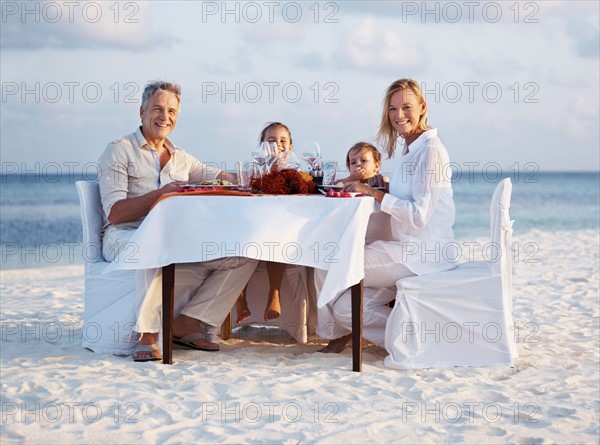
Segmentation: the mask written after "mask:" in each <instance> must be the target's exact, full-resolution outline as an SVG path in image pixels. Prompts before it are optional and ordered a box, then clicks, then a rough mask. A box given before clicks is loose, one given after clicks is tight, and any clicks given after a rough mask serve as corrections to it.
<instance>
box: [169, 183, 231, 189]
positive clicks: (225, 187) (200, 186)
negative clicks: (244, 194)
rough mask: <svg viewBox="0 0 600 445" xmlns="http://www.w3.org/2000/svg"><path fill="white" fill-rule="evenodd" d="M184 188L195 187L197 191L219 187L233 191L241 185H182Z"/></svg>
mask: <svg viewBox="0 0 600 445" xmlns="http://www.w3.org/2000/svg"><path fill="white" fill-rule="evenodd" d="M181 187H182V188H190V187H194V188H197V189H205V188H215V187H219V188H224V189H231V188H236V189H237V188H239V187H240V186H239V185H234V184H229V185H217V184H186V185H182V186H181Z"/></svg>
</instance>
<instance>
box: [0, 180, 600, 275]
mask: <svg viewBox="0 0 600 445" xmlns="http://www.w3.org/2000/svg"><path fill="white" fill-rule="evenodd" d="M511 173H512V175H511V176H510V177H511V180H512V182H513V194H512V200H511V209H510V215H511V219H514V220H515V223H514V226H513V229H514V234H515V236H518V235H519V234H524V233H527V232H528V231H530V230H532V229H538V230H541V231H550V232H552V231H559V230H580V229H599V228H600V172H589V173H588V172H585V173H575V172H536V173H535V174H528V175H523V174H515V172H511ZM94 179H95V177H94V176H93V175H78V174H68V175H67V174H65V175H43V174H29V175H0V254H1V263H0V266H1V267H2V269H19V268H29V267H43V266H53V265H59V264H82V263H83V259H82V255H81V250H82V249H81V243H82V231H81V218H80V210H79V199H78V196H77V190H76V188H75V182H76V181H80V180H88V181H89V180H94ZM500 179H502V178H490V177H489V176H488V175H486V174H484V173H483V172H470V174H462V175H460V176H458V175H456V176H455V179H454V182H453V190H454V201H455V204H456V222H455V224H454V232H455V237H456V239H457V241H468V240H471V239H480V238H482V237H484V238H485V237H489V204H490V200H491V197H492V194H493V192H494V188H495V187H496V184H497V183H498V181H499V180H500Z"/></svg>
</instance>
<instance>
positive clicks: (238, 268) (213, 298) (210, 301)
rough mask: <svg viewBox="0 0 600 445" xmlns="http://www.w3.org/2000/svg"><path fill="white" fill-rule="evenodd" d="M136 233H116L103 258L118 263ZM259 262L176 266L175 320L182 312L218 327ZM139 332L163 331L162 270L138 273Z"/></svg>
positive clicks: (230, 260) (234, 260)
mask: <svg viewBox="0 0 600 445" xmlns="http://www.w3.org/2000/svg"><path fill="white" fill-rule="evenodd" d="M134 232H135V231H134V230H119V231H116V230H113V231H111V234H110V237H108V238H107V239H105V240H104V241H105V242H103V255H104V257H105V259H106V260H107V261H114V260H115V259H116V258H118V255H119V253H122V252H124V251H126V249H125V248H126V246H127V243H128V241H129V239H130V238H131V236H132V235H133V233H134ZM257 265H258V261H257V260H254V259H250V258H244V257H230V258H219V259H216V260H211V261H205V262H198V263H182V264H177V265H176V266H175V305H174V306H175V307H174V310H175V317H177V316H178V315H179V314H180V313H181V314H184V315H187V316H189V317H192V318H195V319H197V320H201V321H203V322H205V323H207V324H209V325H211V326H215V327H218V326H220V325H221V323H223V320H225V318H226V317H227V314H229V312H230V311H231V308H232V306H233V305H234V304H235V301H236V300H237V298H238V297H239V295H240V293H241V291H242V289H243V288H244V286H246V283H248V280H250V276H251V275H252V273H253V272H254V270H255V269H256V266H257ZM136 294H137V305H136V315H137V322H136V328H135V331H136V332H140V333H144V332H159V331H160V328H161V309H162V268H156V269H140V270H137V271H136Z"/></svg>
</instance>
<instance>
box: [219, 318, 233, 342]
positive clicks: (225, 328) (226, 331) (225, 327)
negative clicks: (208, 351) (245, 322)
mask: <svg viewBox="0 0 600 445" xmlns="http://www.w3.org/2000/svg"><path fill="white" fill-rule="evenodd" d="M221 338H222V339H223V340H229V339H230V338H231V311H229V314H228V315H227V318H226V319H225V321H224V322H223V324H222V325H221Z"/></svg>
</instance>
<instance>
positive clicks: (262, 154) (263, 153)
mask: <svg viewBox="0 0 600 445" xmlns="http://www.w3.org/2000/svg"><path fill="white" fill-rule="evenodd" d="M252 159H254V161H255V162H256V163H257V164H258V167H259V170H260V193H262V186H263V183H262V180H263V171H264V168H265V166H266V165H267V161H269V159H271V154H270V153H269V148H268V144H265V143H261V144H260V145H259V147H258V150H257V151H253V152H252Z"/></svg>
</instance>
